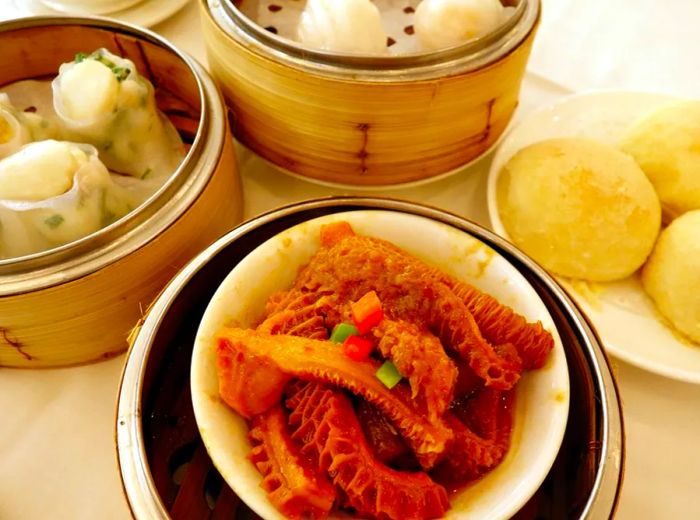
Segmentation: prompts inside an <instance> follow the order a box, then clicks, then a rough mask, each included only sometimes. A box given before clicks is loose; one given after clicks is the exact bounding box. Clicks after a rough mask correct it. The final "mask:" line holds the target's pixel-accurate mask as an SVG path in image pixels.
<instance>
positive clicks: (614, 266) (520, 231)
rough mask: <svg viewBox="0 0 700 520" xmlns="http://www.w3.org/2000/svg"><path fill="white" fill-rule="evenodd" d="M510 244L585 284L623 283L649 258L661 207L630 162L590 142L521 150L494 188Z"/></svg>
mask: <svg viewBox="0 0 700 520" xmlns="http://www.w3.org/2000/svg"><path fill="white" fill-rule="evenodd" d="M496 193H497V200H498V207H499V212H500V217H501V220H502V222H503V225H504V226H505V228H506V231H507V232H508V235H509V236H510V238H511V240H512V241H513V242H514V243H515V244H516V245H517V246H518V247H520V248H521V249H522V250H523V251H525V252H526V253H527V254H529V255H530V256H532V257H533V258H534V259H535V260H537V261H538V262H539V263H541V264H542V265H543V266H544V267H545V268H546V269H548V270H550V271H552V272H553V273H556V274H558V275H562V276H568V277H572V278H579V279H584V280H591V281H600V282H605V281H611V280H617V279H620V278H625V277H627V276H629V275H631V274H632V273H634V272H635V271H636V270H637V269H639V268H640V267H641V266H642V264H643V263H644V261H645V260H646V259H647V256H648V255H649V253H651V249H652V247H653V246H654V241H655V240H656V237H657V235H658V234H659V229H660V226H661V206H660V204H659V199H658V197H657V196H656V193H655V192H654V188H653V187H652V185H651V183H650V182H649V180H648V179H647V178H646V176H645V175H644V172H642V170H641V169H640V168H639V166H637V165H636V163H635V162H634V160H632V158H631V157H629V156H627V155H625V154H624V153H622V152H620V151H619V150H617V149H615V148H613V147H611V146H608V145H605V144H602V143H598V142H596V141H592V140H588V139H574V138H570V139H551V140H549V141H542V142H540V143H536V144H534V145H531V146H528V147H526V148H524V149H522V150H520V151H519V152H518V153H517V154H515V156H513V158H512V159H510V161H508V163H507V164H506V165H505V166H504V167H503V170H502V171H501V173H500V175H499V178H498V181H497V186H496Z"/></svg>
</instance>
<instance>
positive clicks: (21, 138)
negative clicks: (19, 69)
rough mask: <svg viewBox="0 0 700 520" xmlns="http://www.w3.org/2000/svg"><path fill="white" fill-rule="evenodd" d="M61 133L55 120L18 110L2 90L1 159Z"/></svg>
mask: <svg viewBox="0 0 700 520" xmlns="http://www.w3.org/2000/svg"><path fill="white" fill-rule="evenodd" d="M59 134H60V132H59V130H58V127H57V125H56V123H55V122H53V121H50V120H49V119H46V118H44V117H42V116H40V115H39V114H34V113H31V112H22V111H20V110H17V108H16V107H15V106H14V105H13V104H12V101H11V100H10V97H9V96H8V95H7V94H5V93H3V92H0V159H4V158H5V157H7V156H9V155H12V154H13V153H15V152H16V151H17V150H19V149H20V148H21V147H22V146H24V145H25V144H28V143H31V142H33V141H41V140H43V139H54V138H57V137H58V136H59Z"/></svg>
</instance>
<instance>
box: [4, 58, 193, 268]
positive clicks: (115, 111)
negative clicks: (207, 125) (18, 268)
mask: <svg viewBox="0 0 700 520" xmlns="http://www.w3.org/2000/svg"><path fill="white" fill-rule="evenodd" d="M20 83H21V85H17V86H16V87H15V88H14V90H15V92H18V91H19V90H20V89H23V90H29V91H30V93H29V94H28V93H27V92H24V93H22V96H23V97H25V98H26V97H30V98H32V97H33V98H36V101H37V102H33V103H32V105H31V111H29V112H27V111H26V107H23V108H22V109H19V108H17V107H15V106H14V104H13V101H12V99H11V97H10V96H9V95H8V94H7V93H6V92H0V125H1V126H0V179H1V181H2V184H3V187H2V188H0V259H3V258H17V257H22V256H24V255H29V254H32V253H38V252H41V251H45V250H48V249H51V248H53V247H57V246H60V245H62V244H66V243H69V242H72V241H75V240H77V239H80V238H82V237H85V236H87V235H90V234H91V233H94V232H95V231H97V230H99V229H101V228H103V227H105V226H108V225H109V224H112V223H113V222H115V221H117V220H118V219H120V218H121V217H123V216H125V215H126V214H127V213H129V212H131V211H132V210H134V209H136V208H137V207H138V206H139V205H140V204H141V203H143V202H144V201H145V200H146V199H147V198H148V197H149V196H151V195H153V193H155V192H156V191H157V189H158V188H159V187H160V186H162V185H163V183H164V182H165V181H166V180H167V179H168V177H169V176H170V175H172V174H173V173H174V172H175V171H176V170H177V168H178V166H179V165H180V163H181V162H182V160H183V159H184V157H185V152H186V149H185V146H184V144H183V141H182V138H181V136H180V135H179V134H178V132H177V130H176V129H175V127H174V126H173V124H172V122H171V121H170V120H168V118H167V117H166V116H165V115H164V114H163V113H162V112H161V111H160V110H159V109H158V107H157V106H156V97H155V90H154V88H153V85H152V84H151V82H150V81H149V80H148V79H146V78H144V77H143V76H141V75H140V74H139V72H138V69H137V67H136V65H135V64H134V62H133V61H131V60H129V59H126V58H122V57H120V56H117V55H115V54H113V53H111V52H110V51H108V50H107V49H104V48H100V49H98V50H96V51H94V52H92V53H90V54H86V53H77V54H76V56H75V58H74V59H73V60H72V61H70V62H66V63H63V64H62V65H61V66H60V69H59V71H58V76H56V78H55V79H54V80H53V82H52V105H53V106H52V109H45V108H43V107H46V106H48V103H46V101H45V100H43V101H42V100H40V98H41V97H42V95H43V94H45V93H48V92H49V90H48V89H46V88H45V86H44V85H43V84H42V82H40V81H34V82H31V81H22V82H20ZM8 88H10V89H12V88H13V85H10V86H9V87H8ZM32 93H33V94H32ZM37 106H38V107H42V109H41V110H39V109H38V108H37ZM50 138H55V139H65V141H54V140H49V139H50ZM88 158H89V161H88ZM87 163H89V166H88V165H87ZM107 169H109V171H110V172H111V173H109V172H108V171H107ZM88 171H90V172H92V173H91V174H89V173H88ZM97 172H99V174H98V173H97Z"/></svg>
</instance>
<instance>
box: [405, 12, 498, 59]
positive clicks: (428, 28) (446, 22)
mask: <svg viewBox="0 0 700 520" xmlns="http://www.w3.org/2000/svg"><path fill="white" fill-rule="evenodd" d="M509 13H510V10H508V9H505V8H504V7H503V5H502V4H501V2H500V0H423V1H422V2H421V3H420V4H418V7H417V8H416V13H415V21H414V24H413V25H414V27H415V31H416V36H418V39H419V40H420V43H421V45H422V46H423V48H424V49H426V50H436V49H444V48H447V47H453V46H455V45H459V44H461V43H464V42H466V41H468V40H471V39H473V38H478V37H479V36H482V35H484V34H487V33H489V32H491V31H493V30H494V29H495V28H496V27H498V26H499V25H501V24H502V23H503V21H504V20H505V19H506V18H507V16H508V14H509Z"/></svg>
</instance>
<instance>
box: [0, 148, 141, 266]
mask: <svg viewBox="0 0 700 520" xmlns="http://www.w3.org/2000/svg"><path fill="white" fill-rule="evenodd" d="M132 199H133V197H132V195H131V194H130V193H129V192H128V191H126V190H124V189H123V188H121V187H119V186H117V185H116V184H114V182H113V181H112V178H111V177H110V174H109V172H108V171H107V168H105V166H104V165H103V164H102V163H101V162H100V160H99V159H98V157H97V150H95V148H94V147H92V146H90V145H84V144H76V143H69V142H63V141H54V140H45V141H39V142H35V143H31V144H28V145H26V146H24V147H22V148H21V149H20V150H19V151H18V152H16V153H14V154H13V155H11V156H9V157H7V158H5V159H3V160H1V161H0V258H13V257H19V256H23V255H27V254H31V253H36V252H38V251H42V250H46V249H50V248H52V247H56V246H59V245H61V244H65V243H67V242H72V241H74V240H77V239H78V238H81V237H83V236H86V235H88V234H90V233H93V232H95V231H97V230H99V229H100V228H102V227H104V226H106V225H108V224H110V223H112V222H114V221H115V220H116V219H118V218H120V217H122V216H123V215H125V214H126V213H128V212H129V211H130V210H131V209H133V207H134V206H135V204H136V201H134V200H132Z"/></svg>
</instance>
